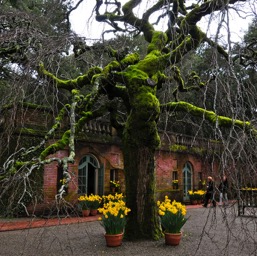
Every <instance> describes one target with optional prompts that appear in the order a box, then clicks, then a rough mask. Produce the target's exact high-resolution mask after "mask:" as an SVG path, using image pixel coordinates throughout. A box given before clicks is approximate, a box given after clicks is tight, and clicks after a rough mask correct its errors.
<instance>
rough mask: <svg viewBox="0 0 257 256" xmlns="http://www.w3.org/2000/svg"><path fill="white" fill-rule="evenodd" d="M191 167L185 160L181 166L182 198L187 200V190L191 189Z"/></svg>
mask: <svg viewBox="0 0 257 256" xmlns="http://www.w3.org/2000/svg"><path fill="white" fill-rule="evenodd" d="M192 176H193V168H192V165H191V164H190V163H189V162H186V163H185V165H184V168H183V200H184V201H187V200H189V196H188V191H189V190H192Z"/></svg>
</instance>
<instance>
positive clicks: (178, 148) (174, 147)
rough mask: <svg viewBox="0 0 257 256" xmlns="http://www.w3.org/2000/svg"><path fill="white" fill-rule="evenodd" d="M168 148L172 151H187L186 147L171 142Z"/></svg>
mask: <svg viewBox="0 0 257 256" xmlns="http://www.w3.org/2000/svg"><path fill="white" fill-rule="evenodd" d="M170 150H171V151H173V152H183V151H188V148H187V146H184V145H178V144H173V145H171V146H170Z"/></svg>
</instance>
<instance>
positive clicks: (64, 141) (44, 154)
mask: <svg viewBox="0 0 257 256" xmlns="http://www.w3.org/2000/svg"><path fill="white" fill-rule="evenodd" d="M69 138H70V130H68V131H66V132H65V133H64V134H63V136H62V138H61V139H60V140H58V141H57V142H56V143H53V144H51V145H50V146H48V147H47V148H46V149H45V150H43V151H42V152H41V154H40V156H39V158H40V159H41V160H44V159H45V158H46V157H47V156H49V155H51V154H54V153H55V152H56V151H58V150H61V149H64V148H65V147H66V146H67V145H68V143H69Z"/></svg>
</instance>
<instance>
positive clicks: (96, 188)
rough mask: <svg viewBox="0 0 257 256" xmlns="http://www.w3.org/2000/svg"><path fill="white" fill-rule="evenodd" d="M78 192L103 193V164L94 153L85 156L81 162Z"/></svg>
mask: <svg viewBox="0 0 257 256" xmlns="http://www.w3.org/2000/svg"><path fill="white" fill-rule="evenodd" d="M78 169H79V172H78V194H87V195H90V194H99V195H102V194H103V166H102V165H101V166H100V164H99V161H98V160H97V158H96V157H95V156H93V155H86V156H84V157H83V158H82V159H81V160H80V162H79V167H78Z"/></svg>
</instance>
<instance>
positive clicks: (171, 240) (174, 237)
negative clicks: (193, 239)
mask: <svg viewBox="0 0 257 256" xmlns="http://www.w3.org/2000/svg"><path fill="white" fill-rule="evenodd" d="M164 235H165V244H166V245H172V246H176V245H179V243H180V240H181V236H182V234H181V232H179V233H164Z"/></svg>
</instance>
